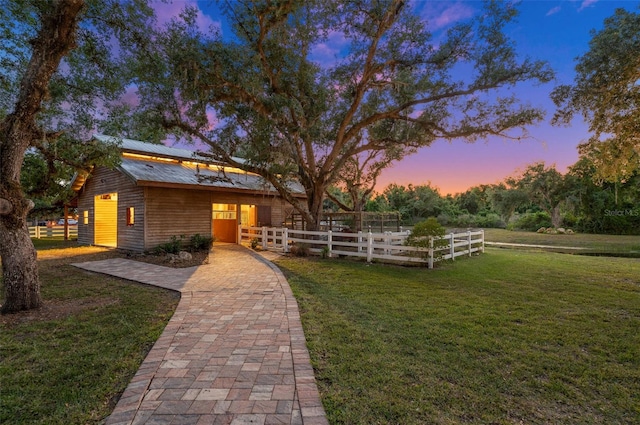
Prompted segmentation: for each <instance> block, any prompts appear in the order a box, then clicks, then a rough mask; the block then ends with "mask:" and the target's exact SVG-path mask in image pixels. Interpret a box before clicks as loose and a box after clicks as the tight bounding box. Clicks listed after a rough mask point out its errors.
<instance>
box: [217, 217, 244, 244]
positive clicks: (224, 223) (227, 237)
mask: <svg viewBox="0 0 640 425" xmlns="http://www.w3.org/2000/svg"><path fill="white" fill-rule="evenodd" d="M236 223H237V220H236V219H233V220H225V219H215V220H213V236H214V237H215V238H216V242H232V243H236V233H237V232H238V226H237V224H236Z"/></svg>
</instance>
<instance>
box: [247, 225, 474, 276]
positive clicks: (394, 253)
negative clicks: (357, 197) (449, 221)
mask: <svg viewBox="0 0 640 425" xmlns="http://www.w3.org/2000/svg"><path fill="white" fill-rule="evenodd" d="M409 234H410V232H409V231H405V232H385V233H371V232H358V233H343V232H332V231H305V230H294V229H287V228H286V227H245V226H239V227H238V240H239V241H240V243H252V241H253V243H254V244H257V245H259V246H260V247H261V248H262V249H279V250H282V251H283V252H289V249H290V247H291V246H292V245H294V244H304V245H305V246H306V247H307V249H308V250H309V252H312V253H315V254H322V255H326V256H327V257H333V256H351V257H361V258H366V260H367V261H368V262H371V261H373V260H374V259H375V260H382V261H393V262H405V263H406V262H419V263H427V264H428V265H429V268H433V264H434V262H436V261H440V260H455V259H456V257H460V256H462V255H467V256H471V255H472V254H473V253H476V252H484V231H483V230H479V231H475V232H471V231H469V232H463V233H450V234H448V235H446V236H444V237H443V238H439V239H438V240H440V241H442V242H440V243H435V244H434V240H433V239H431V240H430V241H429V248H419V247H413V246H406V245H404V242H405V240H406V239H407V237H408V236H409Z"/></svg>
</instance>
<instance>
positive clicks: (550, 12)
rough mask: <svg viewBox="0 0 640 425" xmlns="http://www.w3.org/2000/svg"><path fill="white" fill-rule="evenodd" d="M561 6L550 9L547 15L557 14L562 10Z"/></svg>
mask: <svg viewBox="0 0 640 425" xmlns="http://www.w3.org/2000/svg"><path fill="white" fill-rule="evenodd" d="M560 9H561V8H560V6H556V7H554V8H551V9H549V11H548V12H547V14H546V15H545V16H551V15H555V14H556V13H558V12H560Z"/></svg>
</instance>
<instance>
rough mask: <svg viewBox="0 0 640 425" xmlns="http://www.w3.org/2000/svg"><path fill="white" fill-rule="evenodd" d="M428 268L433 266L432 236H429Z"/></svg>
mask: <svg viewBox="0 0 640 425" xmlns="http://www.w3.org/2000/svg"><path fill="white" fill-rule="evenodd" d="M428 260H429V268H430V269H432V268H433V236H429V258H428Z"/></svg>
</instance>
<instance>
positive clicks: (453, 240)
mask: <svg viewBox="0 0 640 425" xmlns="http://www.w3.org/2000/svg"><path fill="white" fill-rule="evenodd" d="M449 239H450V244H451V245H450V246H449V251H450V254H451V259H452V260H455V259H456V247H455V245H454V242H455V239H454V238H453V232H452V233H450V234H449Z"/></svg>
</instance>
